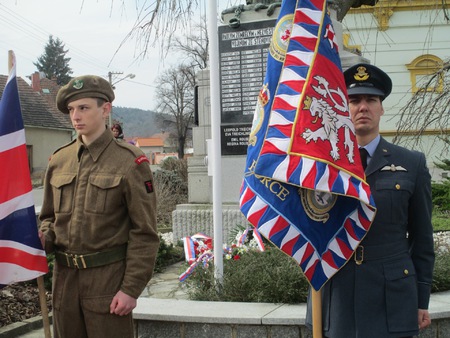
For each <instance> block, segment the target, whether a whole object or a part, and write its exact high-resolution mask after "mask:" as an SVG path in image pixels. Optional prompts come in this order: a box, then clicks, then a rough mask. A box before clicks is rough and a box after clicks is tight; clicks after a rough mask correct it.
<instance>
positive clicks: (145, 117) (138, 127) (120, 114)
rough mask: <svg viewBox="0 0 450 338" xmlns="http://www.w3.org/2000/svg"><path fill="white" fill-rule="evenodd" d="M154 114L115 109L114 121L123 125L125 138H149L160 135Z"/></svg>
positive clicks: (135, 110) (129, 109)
mask: <svg viewBox="0 0 450 338" xmlns="http://www.w3.org/2000/svg"><path fill="white" fill-rule="evenodd" d="M154 114H155V112H153V111H151V110H142V109H138V108H127V107H113V120H114V121H119V122H120V123H121V124H122V126H123V132H124V134H125V137H136V136H139V137H149V136H152V135H153V134H156V133H159V129H158V127H157V126H156V125H155V123H154Z"/></svg>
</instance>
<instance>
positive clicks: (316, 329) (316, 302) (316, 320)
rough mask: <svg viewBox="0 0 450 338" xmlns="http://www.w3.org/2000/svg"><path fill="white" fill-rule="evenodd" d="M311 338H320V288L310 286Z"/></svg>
mask: <svg viewBox="0 0 450 338" xmlns="http://www.w3.org/2000/svg"><path fill="white" fill-rule="evenodd" d="M311 301H312V302H311V304H312V322H313V338H322V290H319V291H316V290H314V288H311Z"/></svg>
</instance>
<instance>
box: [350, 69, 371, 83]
mask: <svg viewBox="0 0 450 338" xmlns="http://www.w3.org/2000/svg"><path fill="white" fill-rule="evenodd" d="M366 70H367V69H366V67H363V66H360V67H358V69H357V70H356V74H355V75H354V76H353V77H354V79H355V80H356V81H366V80H367V79H368V78H369V74H367V72H366Z"/></svg>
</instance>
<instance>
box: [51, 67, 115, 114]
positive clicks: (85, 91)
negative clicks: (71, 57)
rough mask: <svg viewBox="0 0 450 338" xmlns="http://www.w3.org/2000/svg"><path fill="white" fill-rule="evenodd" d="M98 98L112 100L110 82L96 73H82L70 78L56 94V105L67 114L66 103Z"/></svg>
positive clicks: (112, 93)
mask: <svg viewBox="0 0 450 338" xmlns="http://www.w3.org/2000/svg"><path fill="white" fill-rule="evenodd" d="M85 98H99V99H104V100H106V101H107V102H113V100H114V98H115V96H114V91H113V89H112V87H111V85H110V83H109V82H108V81H107V80H105V79H104V78H102V77H100V76H96V75H83V76H79V77H76V78H73V79H72V80H70V82H69V83H68V84H66V85H65V86H63V87H61V89H60V90H59V91H58V94H57V95H56V105H57V107H58V109H59V110H60V111H61V112H63V113H64V114H69V110H68V109H67V105H68V104H69V103H70V102H72V101H75V100H79V99H85Z"/></svg>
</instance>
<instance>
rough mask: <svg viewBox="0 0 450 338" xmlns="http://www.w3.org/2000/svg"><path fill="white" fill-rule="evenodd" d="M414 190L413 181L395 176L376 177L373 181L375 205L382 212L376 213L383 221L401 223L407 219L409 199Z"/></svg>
mask: <svg viewBox="0 0 450 338" xmlns="http://www.w3.org/2000/svg"><path fill="white" fill-rule="evenodd" d="M413 191H414V183H413V182H411V181H409V180H406V179H398V178H395V177H392V178H385V179H381V178H380V179H378V180H377V181H376V182H375V191H374V192H373V194H374V199H375V205H376V206H377V207H379V210H381V211H382V212H378V213H377V217H378V219H379V220H381V221H383V222H385V223H396V224H403V223H405V224H406V222H407V220H408V207H409V199H410V197H411V195H412V194H413Z"/></svg>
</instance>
